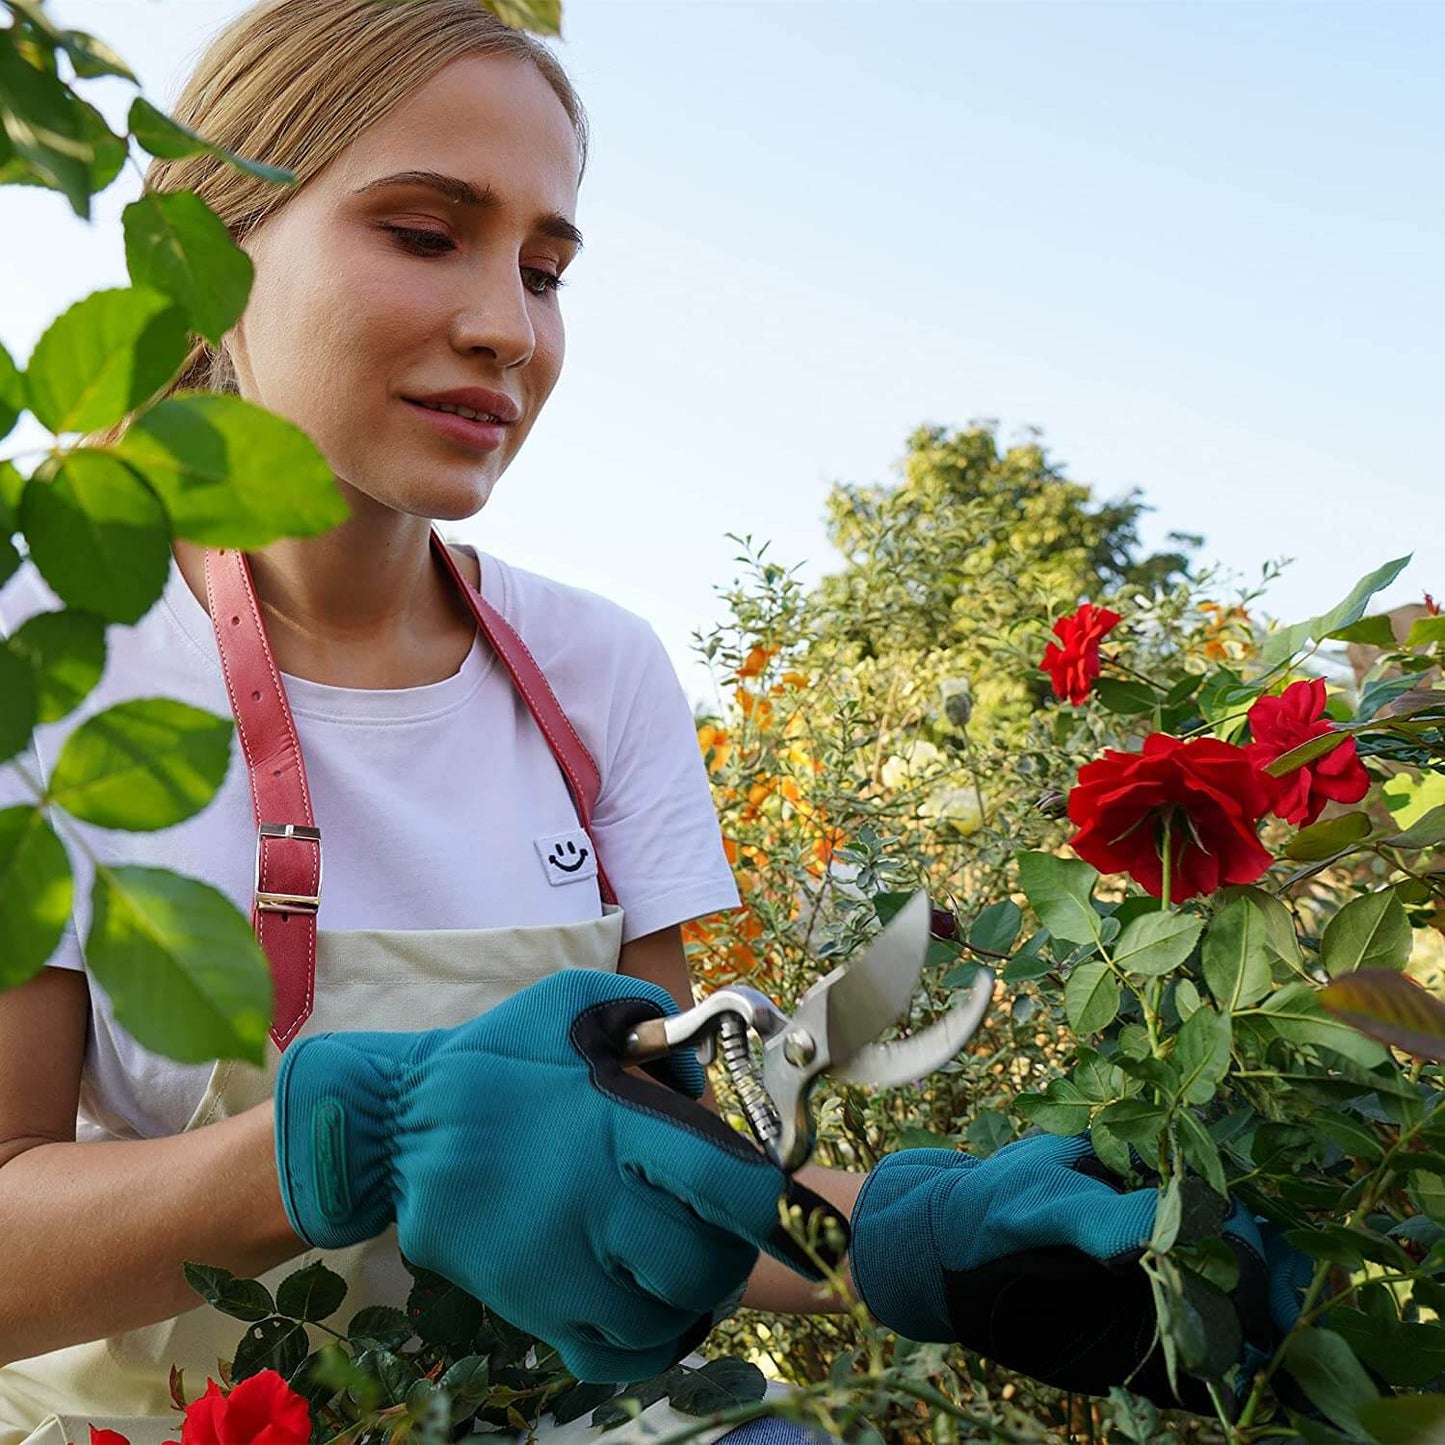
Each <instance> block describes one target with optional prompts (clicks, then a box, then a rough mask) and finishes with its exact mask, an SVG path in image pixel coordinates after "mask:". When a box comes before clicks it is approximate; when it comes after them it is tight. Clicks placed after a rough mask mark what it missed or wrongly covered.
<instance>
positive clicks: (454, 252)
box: [227, 56, 580, 519]
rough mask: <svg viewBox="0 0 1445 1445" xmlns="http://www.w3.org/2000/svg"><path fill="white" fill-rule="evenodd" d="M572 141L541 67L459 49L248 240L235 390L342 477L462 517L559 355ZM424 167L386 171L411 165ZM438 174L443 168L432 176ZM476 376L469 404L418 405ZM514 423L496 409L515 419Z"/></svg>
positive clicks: (476, 504)
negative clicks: (468, 412) (464, 412)
mask: <svg viewBox="0 0 1445 1445" xmlns="http://www.w3.org/2000/svg"><path fill="white" fill-rule="evenodd" d="M578 169H579V157H578V147H577V137H576V133H575V131H574V130H573V127H572V124H571V122H570V121H569V120H568V118H567V113H566V111H565V110H564V109H563V108H562V103H561V102H560V101H559V100H558V99H557V97H556V95H555V94H554V93H553V91H552V89H551V87H550V86H549V85H548V84H547V82H546V80H544V79H543V77H542V75H541V73H540V72H539V71H538V70H537V69H536V68H535V67H534V66H532V65H531V64H530V63H528V62H526V61H521V60H516V59H513V58H511V57H502V56H469V57H466V58H464V59H461V60H456V61H453V62H452V63H451V64H450V65H448V66H447V67H445V69H443V70H442V71H441V72H439V73H438V74H437V75H436V76H435V77H434V78H433V79H432V80H431V81H429V82H428V83H427V84H426V85H424V86H422V87H421V88H420V89H418V90H417V91H416V92H415V93H414V94H413V95H411V96H409V97H408V98H407V99H406V100H405V101H403V102H402V103H401V104H400V105H399V106H397V107H396V109H394V110H393V111H392V112H391V114H389V115H388V116H386V118H385V119H383V120H381V121H379V122H378V123H377V124H375V125H373V126H372V127H371V128H370V129H369V130H367V131H365V132H364V133H363V134H362V135H361V136H360V137H359V138H358V139H357V140H356V141H354V142H353V143H352V144H351V146H349V147H348V148H347V149H346V150H345V151H343V152H342V153H341V154H340V155H339V156H338V157H337V158H336V159H335V160H334V161H333V162H332V163H331V164H330V165H329V166H327V168H326V169H325V170H324V171H322V172H321V174H320V175H318V176H316V177H315V178H314V179H312V180H311V181H310V182H309V183H308V184H307V185H306V186H304V187H303V188H302V189H301V190H300V191H298V192H297V193H296V194H295V195H294V196H293V197H291V198H290V199H289V200H288V201H287V202H286V204H285V205H284V206H282V207H281V209H280V210H279V211H277V212H276V213H275V214H274V215H272V216H270V217H269V218H268V219H267V220H266V221H265V222H263V223H262V225H261V226H259V227H258V228H257V229H256V230H255V231H253V232H252V233H251V235H250V237H248V238H247V240H246V242H245V246H246V250H247V251H249V252H250V254H251V257H252V259H253V260H254V262H255V265H256V279H255V283H254V286H253V288H252V291H251V297H250V300H249V302H248V304H247V307H246V311H245V314H244V316H243V317H242V318H241V320H240V322H239V323H238V324H237V326H236V328H235V330H234V331H233V332H232V333H231V334H230V336H229V337H228V338H227V344H228V346H229V348H230V351H231V355H232V357H233V359H234V361H235V366H236V374H237V381H238V383H239V386H240V390H241V395H242V396H243V397H245V398H247V399H248V400H251V401H255V402H258V403H260V404H261V405H263V406H265V407H268V408H269V409H271V410H272V411H276V412H279V413H280V414H281V415H282V416H285V417H287V418H289V419H290V420H291V421H293V422H295V423H296V424H297V425H298V426H300V427H301V428H302V429H303V430H305V431H306V432H307V433H308V434H309V435H310V436H311V438H312V439H313V440H314V441H315V442H316V444H317V445H318V446H319V447H320V448H321V450H322V452H323V453H324V454H325V456H326V458H327V460H328V461H329V462H330V463H331V466H332V469H333V470H334V471H335V473H336V475H337V477H338V479H339V480H340V481H341V482H342V483H343V484H344V486H343V490H346V487H347V486H349V487H350V488H354V489H355V491H356V492H357V493H360V494H361V496H360V497H358V496H355V495H353V494H351V493H349V492H348V497H349V500H350V501H351V502H352V506H353V510H354V509H355V508H356V506H357V504H358V503H359V502H360V503H361V504H362V505H363V506H364V505H365V503H364V501H363V498H370V499H372V501H374V502H375V503H379V504H380V505H381V506H383V507H387V508H391V509H393V510H395V511H399V512H404V513H409V514H411V515H413V516H423V517H432V518H437V519H455V518H458V517H467V516H470V515H472V513H474V512H476V511H477V510H478V509H479V508H480V507H482V506H483V505H484V503H485V502H486V500H487V498H488V496H489V495H490V494H491V490H492V487H493V486H494V485H495V483H496V480H497V478H498V477H500V476H501V474H502V473H503V472H504V471H506V469H507V467H508V465H509V464H510V462H511V460H512V458H513V457H514V456H515V455H516V454H517V451H518V449H519V448H520V447H521V445H522V442H523V440H524V439H525V438H526V436H527V433H528V432H529V431H530V430H531V428H532V423H533V422H534V421H535V420H536V418H537V413H538V412H540V411H541V409H542V405H543V403H544V402H545V401H546V400H547V397H548V396H549V395H550V393H551V391H552V387H553V386H554V385H555V384H556V381H557V376H558V373H559V372H560V371H561V369H562V352H563V336H562V315H561V312H560V310H559V308H558V298H557V293H556V290H555V278H556V277H557V276H559V275H560V274H561V273H562V272H563V271H564V270H565V269H566V268H567V265H568V263H569V262H570V261H571V260H572V258H573V256H574V255H575V254H576V251H577V249H578V246H579V244H580V237H578V236H577V235H576V233H575V228H574V227H573V225H572V219H573V216H574V214H575V210H576V202H577V182H578ZM406 172H412V173H427V174H429V175H430V176H431V177H433V178H434V179H437V184H439V185H440V186H441V187H442V189H438V188H437V186H436V185H433V184H428V183H427V182H426V180H425V179H422V178H416V177H415V176H414V177H413V178H412V179H404V178H403V179H389V178H393V177H398V176H402V175H403V173H406ZM438 178H439V179H438ZM464 388H479V389H482V390H484V391H486V392H489V393H494V394H497V397H498V399H497V400H496V401H495V402H494V401H492V400H490V399H488V398H475V397H474V398H471V401H472V402H473V404H474V405H473V409H474V410H477V411H485V412H495V411H501V410H506V407H505V405H504V403H505V402H510V403H511V404H512V407H513V408H514V410H513V412H512V414H513V416H514V418H515V419H513V420H506V424H505V425H500V426H498V425H488V424H485V423H483V424H478V423H476V422H469V421H467V420H465V419H463V418H461V417H459V416H456V415H445V414H442V413H439V412H436V411H434V410H429V409H428V408H426V407H423V406H421V405H420V404H419V402H420V400H421V399H423V398H432V399H435V398H436V397H437V396H438V394H440V393H447V392H454V391H457V390H459V389H464ZM504 420H505V418H504Z"/></svg>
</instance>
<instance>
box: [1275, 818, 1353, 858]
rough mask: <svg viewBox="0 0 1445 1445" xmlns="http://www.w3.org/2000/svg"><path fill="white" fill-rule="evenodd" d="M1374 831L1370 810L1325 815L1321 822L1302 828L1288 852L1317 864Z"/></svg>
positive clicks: (1294, 856)
mask: <svg viewBox="0 0 1445 1445" xmlns="http://www.w3.org/2000/svg"><path fill="white" fill-rule="evenodd" d="M1370 832H1371V824H1370V819H1369V815H1368V814H1366V813H1359V812H1355V813H1342V814H1340V816H1339V817H1338V818H1321V819H1320V821H1319V822H1318V823H1311V824H1310V826H1309V827H1308V828H1301V829H1300V830H1299V832H1298V833H1296V834H1295V835H1294V837H1293V838H1291V839H1290V840H1289V843H1288V845H1287V846H1286V848H1285V850H1284V855H1285V857H1286V858H1294V859H1296V860H1298V861H1299V862H1301V863H1317V862H1319V861H1320V859H1322V858H1332V857H1334V855H1335V854H1336V853H1338V852H1340V851H1341V850H1342V849H1344V848H1348V847H1349V845H1350V844H1351V843H1358V842H1359V841H1360V840H1361V839H1362V838H1368V837H1369V836H1370Z"/></svg>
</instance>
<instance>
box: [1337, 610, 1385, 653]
mask: <svg viewBox="0 0 1445 1445" xmlns="http://www.w3.org/2000/svg"><path fill="white" fill-rule="evenodd" d="M1322 640H1323V641H1326V642H1363V643H1364V644H1365V646H1367V647H1381V648H1384V649H1385V650H1386V651H1387V652H1389V651H1393V650H1394V648H1395V629H1394V627H1393V626H1391V624H1390V618H1389V614H1388V613H1385V612H1377V613H1375V615H1374V616H1373V617H1362V618H1360V620H1359V621H1358V622H1352V623H1350V624H1349V626H1347V627H1337V628H1336V629H1335V630H1334V631H1333V632H1332V633H1330V635H1329V636H1328V637H1327V638H1324V639H1322Z"/></svg>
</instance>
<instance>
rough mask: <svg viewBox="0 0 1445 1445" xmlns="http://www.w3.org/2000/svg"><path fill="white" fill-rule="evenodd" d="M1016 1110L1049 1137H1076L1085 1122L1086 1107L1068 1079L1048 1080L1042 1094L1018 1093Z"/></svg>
mask: <svg viewBox="0 0 1445 1445" xmlns="http://www.w3.org/2000/svg"><path fill="white" fill-rule="evenodd" d="M1016 1103H1017V1107H1018V1111H1019V1113H1020V1114H1022V1115H1023V1116H1024V1118H1025V1119H1027V1120H1028V1121H1029V1122H1030V1123H1031V1124H1037V1125H1038V1126H1039V1128H1040V1129H1043V1130H1045V1131H1046V1132H1048V1133H1050V1134H1065V1135H1068V1134H1079V1133H1082V1132H1083V1130H1084V1128H1085V1127H1086V1126H1087V1125H1088V1122H1089V1112H1090V1107H1091V1106H1090V1104H1089V1101H1088V1100H1087V1099H1086V1098H1085V1097H1084V1096H1083V1094H1082V1093H1080V1091H1079V1089H1078V1087H1077V1086H1076V1085H1075V1084H1073V1083H1071V1082H1070V1081H1069V1080H1068V1079H1050V1080H1049V1083H1048V1087H1047V1088H1046V1089H1045V1090H1044V1092H1043V1093H1042V1094H1020V1095H1019V1096H1018V1099H1017V1101H1016Z"/></svg>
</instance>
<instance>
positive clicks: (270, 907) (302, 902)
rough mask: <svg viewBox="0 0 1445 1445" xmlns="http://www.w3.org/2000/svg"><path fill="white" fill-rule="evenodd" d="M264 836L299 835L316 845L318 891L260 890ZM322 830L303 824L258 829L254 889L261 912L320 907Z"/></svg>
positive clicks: (274, 824)
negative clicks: (269, 891) (270, 891)
mask: <svg viewBox="0 0 1445 1445" xmlns="http://www.w3.org/2000/svg"><path fill="white" fill-rule="evenodd" d="M263 838H296V839H299V840H300V841H302V842H304V843H315V844H316V892H315V894H314V895H311V894H305V893H262V892H261V840H262V839H263ZM321 867H322V857H321V829H320V828H308V827H307V826H306V825H305V824H304V823H262V824H261V826H260V827H259V828H257V829H256V881H255V883H254V885H253V891H254V892H255V895H256V908H257V911H258V912H261V913H315V912H316V910H317V909H318V908H320V907H321Z"/></svg>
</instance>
